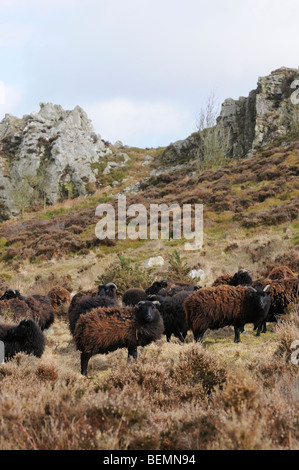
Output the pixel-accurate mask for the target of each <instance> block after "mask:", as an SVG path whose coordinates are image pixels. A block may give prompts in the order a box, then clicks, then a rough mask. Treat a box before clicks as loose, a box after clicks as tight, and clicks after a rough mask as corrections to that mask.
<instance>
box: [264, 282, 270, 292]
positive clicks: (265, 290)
mask: <svg viewBox="0 0 299 470" xmlns="http://www.w3.org/2000/svg"><path fill="white" fill-rule="evenodd" d="M269 287H270V284H267V285H266V287H264V288H263V291H264V292H267V290H268V289H269Z"/></svg>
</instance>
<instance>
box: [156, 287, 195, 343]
mask: <svg viewBox="0 0 299 470" xmlns="http://www.w3.org/2000/svg"><path fill="white" fill-rule="evenodd" d="M192 292H193V291H181V292H178V293H177V294H175V295H173V296H167V297H164V296H162V295H151V296H149V297H148V300H151V301H155V300H156V301H158V302H159V304H160V305H159V306H158V307H157V308H158V310H159V312H160V313H161V315H162V318H163V322H164V334H165V335H166V340H167V341H168V342H169V341H170V338H171V335H172V334H173V335H174V336H175V337H176V338H178V339H179V340H180V341H182V342H184V341H185V338H186V335H187V332H188V329H189V328H188V325H187V321H186V314H185V311H184V302H185V300H186V298H187V297H188V296H189V295H191V294H192Z"/></svg>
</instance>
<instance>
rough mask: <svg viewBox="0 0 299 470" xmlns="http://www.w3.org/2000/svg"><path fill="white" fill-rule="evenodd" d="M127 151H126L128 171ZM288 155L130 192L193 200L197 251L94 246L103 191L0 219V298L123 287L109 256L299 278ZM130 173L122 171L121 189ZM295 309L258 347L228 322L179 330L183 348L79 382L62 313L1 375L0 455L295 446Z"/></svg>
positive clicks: (119, 359)
mask: <svg viewBox="0 0 299 470" xmlns="http://www.w3.org/2000/svg"><path fill="white" fill-rule="evenodd" d="M137 154H138V152H137V150H136V151H132V153H131V154H130V156H131V157H132V161H133V162H134V164H135V160H136V162H137V161H138V158H137V157H138V155H137ZM141 157H142V159H143V157H144V155H142V154H141ZM298 158H299V145H298V143H293V144H290V145H289V146H288V147H284V148H283V151H282V150H281V149H269V150H267V151H264V152H261V153H260V154H259V155H257V156H256V157H253V158H252V159H248V160H244V161H241V162H237V163H235V162H232V163H231V164H229V165H226V166H224V167H222V168H220V169H218V170H217V169H216V170H215V169H214V170H213V169H211V170H207V171H205V172H203V173H202V174H196V173H195V174H193V175H192V173H191V171H192V169H186V171H180V172H176V173H173V174H164V175H161V176H159V177H156V178H152V179H151V180H150V181H149V183H146V184H144V185H143V189H142V191H141V193H140V194H138V195H137V196H136V195H135V196H134V195H130V196H128V198H127V204H128V205H129V204H131V203H135V202H138V203H144V204H145V205H146V206H148V204H149V203H151V202H158V203H161V202H165V203H167V204H170V203H173V202H179V203H190V204H193V203H203V204H204V246H203V249H202V250H201V251H199V252H184V251H183V241H176V240H168V241H161V240H153V241H144V242H139V241H135V242H134V241H131V240H128V241H127V240H125V241H121V240H120V241H117V242H116V244H115V245H113V244H111V245H110V246H108V245H98V244H97V243H96V241H95V239H94V236H93V230H94V225H95V223H96V222H97V220H96V218H95V217H94V209H95V207H96V205H97V204H98V203H99V202H100V201H103V197H104V196H105V193H104V194H103V192H101V191H98V192H96V193H94V195H92V196H91V197H88V198H77V199H76V200H68V201H65V202H64V203H61V204H59V205H57V206H55V207H53V208H52V210H51V211H49V212H47V213H34V214H26V217H25V220H24V221H16V220H11V221H8V222H5V223H3V224H1V238H0V254H1V260H0V271H1V272H0V293H2V292H3V291H4V290H5V289H6V288H8V287H13V288H18V289H19V290H20V291H21V292H22V293H23V294H24V295H29V294H32V293H41V294H46V293H47V292H48V291H49V290H50V288H51V287H52V286H53V285H56V284H58V285H61V286H64V287H66V288H67V289H69V290H70V291H78V290H80V289H90V288H93V287H95V285H96V281H98V280H99V279H102V278H104V277H105V276H107V275H109V276H110V275H111V273H114V272H115V273H116V275H117V276H119V277H118V278H119V279H123V280H124V281H127V280H128V279H127V277H128V276H127V275H126V273H125V272H121V273H119V272H118V270H117V269H116V268H117V266H118V265H119V255H120V256H124V257H125V258H126V259H128V258H129V259H131V265H132V266H135V265H136V266H137V267H139V268H140V270H142V267H143V262H144V260H145V259H146V258H147V257H149V256H153V255H162V256H163V257H164V259H165V260H168V259H169V256H170V255H171V254H172V253H173V252H174V250H175V249H177V250H178V251H179V252H180V253H181V254H183V259H184V263H185V262H186V263H187V265H189V267H190V269H192V268H196V269H197V268H202V269H203V270H204V271H205V274H206V278H205V280H204V281H201V283H202V284H203V285H211V284H212V282H213V280H214V279H215V278H216V277H217V276H218V275H221V274H225V273H230V274H233V273H234V272H236V271H237V269H239V268H240V267H243V268H244V267H246V268H248V269H250V270H251V272H252V274H253V277H254V278H257V277H260V276H266V275H267V274H268V273H269V272H270V270H271V269H272V268H273V267H274V266H276V265H277V264H280V265H288V266H289V267H290V268H291V269H292V270H293V271H294V272H296V273H298V271H299V257H298V250H297V249H296V248H297V246H296V245H297V244H298V228H299V226H298V220H296V219H298V202H297V200H296V198H298V193H297V192H296V191H298V178H297V177H298ZM134 159H135V160H134ZM140 162H141V160H140V161H139V167H140V168H141V163H140ZM139 167H138V168H139ZM141 170H142V176H145V175H146V171H147V170H146V169H145V168H144V167H142V168H141ZM134 175H135V173H133V172H132V174H128V175H127V176H128V178H129V179H128V180H127V183H128V184H129V183H130V184H131V183H133V182H135V180H134V178H133V176H134ZM127 183H126V182H125V181H124V182H123V183H122V185H125V184H127ZM122 187H123V186H122ZM118 190H119V188H116V189H115V191H118ZM101 198H102V199H101ZM168 270H169V263H167V262H166V264H165V266H163V268H159V270H156V271H154V272H149V273H144V272H143V270H142V272H140V273H139V274H141V275H142V276H141V278H140V282H141V281H142V282H143V280H144V282H145V281H146V282H148V279H149V276H153V277H154V278H158V277H165V275H166V274H167V272H168ZM143 275H144V276H143ZM130 282H131V281H130ZM292 312H293V313H290V314H289V315H288V316H287V317H286V318H285V319H284V321H283V322H281V323H278V324H277V325H274V324H271V325H270V326H269V328H268V331H267V333H266V334H265V335H264V334H262V335H261V337H259V338H258V337H256V336H255V334H254V332H253V331H252V326H251V325H247V326H246V334H243V335H242V343H240V344H234V343H233V331H232V329H231V328H228V327H227V328H224V329H222V330H219V331H215V332H213V333H209V334H208V335H206V336H205V338H204V342H203V345H200V344H194V342H193V337H192V335H191V334H190V333H189V334H188V336H187V341H186V343H185V344H183V345H182V344H179V343H177V342H176V341H174V340H172V341H171V342H170V343H167V342H166V340H165V339H162V340H160V341H158V342H156V343H154V344H151V345H149V346H147V347H145V348H143V349H142V348H140V350H139V357H138V360H137V362H133V363H130V364H127V352H126V351H125V350H118V351H115V352H113V353H110V354H108V355H106V356H95V357H93V358H92V359H91V360H90V364H89V368H88V374H89V378H88V379H86V378H85V377H82V376H81V375H80V374H79V370H80V364H79V354H78V352H77V351H76V350H75V348H74V344H73V341H72V338H71V336H70V333H69V330H68V325H67V320H66V317H65V316H63V315H62V316H59V317H58V318H57V319H56V320H55V322H54V324H53V327H52V329H53V332H52V333H49V334H47V340H46V350H45V353H44V355H43V357H42V358H41V359H37V358H35V357H31V356H26V355H23V354H19V355H18V356H17V357H16V358H14V359H13V360H12V361H10V362H7V363H6V364H4V365H1V366H0V449H1V450H2V449H111V450H113V449H115V450H117V449H125V450H133V449H134V450H135V449H150V450H153V449H156V450H166V449H175V450H176V449H182V450H197V449H234V450H235V449H249V450H253V449H283V450H286V449H297V450H299V419H298V416H299V374H298V370H299V369H298V367H299V365H295V364H293V363H292V362H291V354H292V352H294V350H292V349H291V347H290V346H291V344H292V342H293V341H294V340H299V326H298V315H297V314H296V310H292Z"/></svg>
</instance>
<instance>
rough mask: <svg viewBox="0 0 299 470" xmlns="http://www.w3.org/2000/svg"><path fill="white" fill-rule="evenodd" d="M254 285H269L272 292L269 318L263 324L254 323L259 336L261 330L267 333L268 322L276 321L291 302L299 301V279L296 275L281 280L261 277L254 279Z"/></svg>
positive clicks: (256, 286)
mask: <svg viewBox="0 0 299 470" xmlns="http://www.w3.org/2000/svg"><path fill="white" fill-rule="evenodd" d="M252 285H253V286H254V287H255V288H258V287H262V288H263V287H265V286H266V285H269V292H270V294H271V307H270V310H269V313H268V315H267V318H266V319H265V321H264V322H263V323H262V324H257V323H256V324H255V325H254V329H256V330H257V333H256V334H257V336H259V335H260V333H261V332H262V333H266V331H267V326H266V322H276V321H277V319H278V318H279V317H280V315H282V314H284V313H285V310H286V308H287V307H288V305H289V304H290V303H294V304H298V303H299V280H298V279H297V278H296V277H292V278H289V279H279V280H272V279H260V280H257V281H254V282H253V284H252Z"/></svg>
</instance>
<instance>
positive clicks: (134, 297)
mask: <svg viewBox="0 0 299 470" xmlns="http://www.w3.org/2000/svg"><path fill="white" fill-rule="evenodd" d="M146 297H147V294H146V292H145V290H144V289H140V288H139V287H132V288H130V289H127V290H126V292H125V293H124V295H123V297H122V301H123V304H124V305H125V306H127V307H128V306H134V305H137V304H138V302H140V301H142V300H145V299H146Z"/></svg>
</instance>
